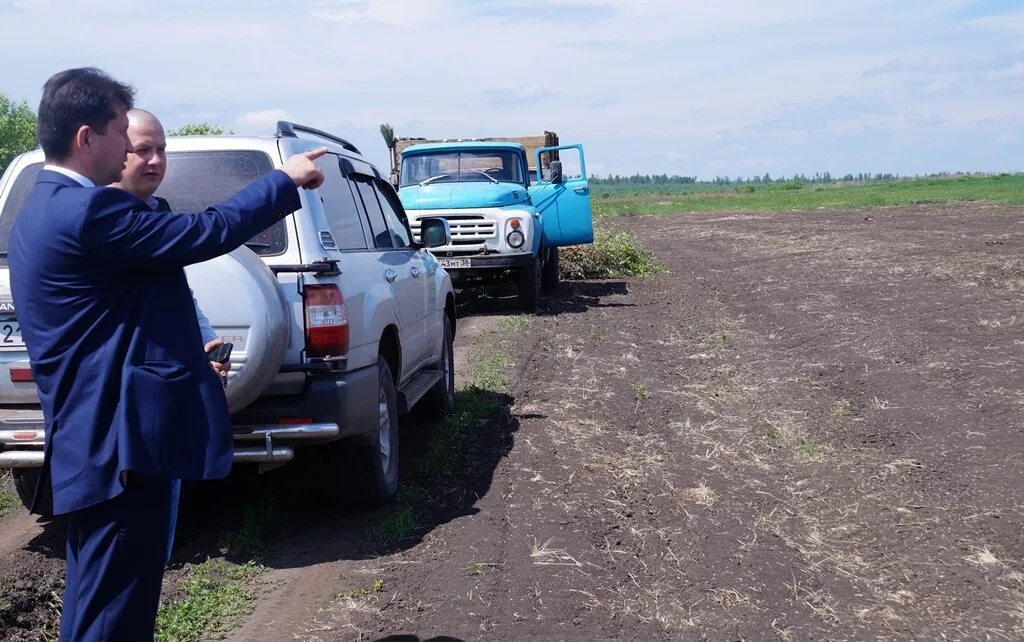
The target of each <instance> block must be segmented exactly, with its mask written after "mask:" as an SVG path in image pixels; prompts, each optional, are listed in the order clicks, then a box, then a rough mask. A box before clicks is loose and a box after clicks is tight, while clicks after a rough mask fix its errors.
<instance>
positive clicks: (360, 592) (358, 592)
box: [339, 577, 384, 600]
mask: <svg viewBox="0 0 1024 642" xmlns="http://www.w3.org/2000/svg"><path fill="white" fill-rule="evenodd" d="M383 590H384V580H382V579H381V578H379V577H378V578H375V579H374V580H373V584H371V585H370V586H360V587H358V588H354V589H352V590H351V591H346V592H344V593H342V594H341V595H340V596H339V597H344V598H348V599H350V600H355V599H358V598H361V597H366V596H367V595H373V594H374V593H380V592H381V591H383Z"/></svg>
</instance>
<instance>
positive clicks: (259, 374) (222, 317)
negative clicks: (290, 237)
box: [185, 246, 289, 413]
mask: <svg viewBox="0 0 1024 642" xmlns="http://www.w3.org/2000/svg"><path fill="white" fill-rule="evenodd" d="M185 273H186V275H188V284H189V286H190V287H191V288H192V293H193V294H194V295H195V298H196V301H197V302H198V303H199V308H200V309H201V310H202V311H203V314H205V315H206V317H207V318H208V319H209V320H210V324H211V325H212V326H213V329H214V330H215V331H216V332H217V336H219V337H221V338H223V339H224V341H225V342H231V343H233V344H234V349H233V350H232V352H231V371H230V372H229V373H228V384H227V390H226V393H227V397H228V409H229V410H230V411H231V412H233V413H234V412H238V411H239V410H241V409H243V408H245V407H246V406H248V405H249V404H250V403H252V402H253V401H255V400H256V398H257V397H259V396H260V394H261V393H262V392H263V391H264V390H266V389H267V386H269V385H270V383H271V381H273V379H274V376H275V375H276V374H277V372H278V370H279V369H280V368H281V363H282V362H283V359H284V353H285V348H286V347H287V345H288V328H289V324H288V323H287V321H286V320H287V318H288V317H287V314H288V312H287V307H286V306H285V302H284V299H283V298H282V296H281V292H280V290H279V289H278V287H279V286H278V281H277V277H276V276H275V275H274V273H273V272H271V271H270V268H268V267H267V265H266V264H265V263H264V262H263V260H262V259H260V257H258V256H257V255H256V254H255V253H254V252H253V251H252V250H250V249H249V248H247V247H244V246H243V247H240V248H238V249H237V250H235V251H233V252H231V253H230V254H225V255H223V256H218V257H217V258H215V259H211V260H209V261H206V262H204V263H197V264H195V265H190V266H188V267H186V268H185Z"/></svg>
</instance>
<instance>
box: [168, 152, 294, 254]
mask: <svg viewBox="0 0 1024 642" xmlns="http://www.w3.org/2000/svg"><path fill="white" fill-rule="evenodd" d="M272 169H274V164H273V163H272V162H271V160H270V156H268V155H267V154H266V153H264V152H257V151H253V150H220V151H207V152H168V153H167V174H166V176H165V177H164V182H163V183H161V185H160V189H159V190H157V192H156V195H157V196H160V197H163V198H165V199H167V202H168V203H169V204H170V206H171V210H172V211H174V212H202V211H203V210H205V209H206V208H207V207H209V206H210V205H216V204H217V203H220V202H221V201H223V200H226V199H227V198H228V197H230V196H232V195H234V194H235V192H237V191H239V190H240V189H242V188H243V187H245V186H246V185H248V184H249V183H251V182H252V181H254V180H255V179H257V178H259V177H260V176H263V175H264V174H266V173H267V172H269V171H271V170H272ZM246 245H248V246H249V248H250V249H252V250H253V251H254V252H256V254H259V255H261V256H272V255H275V254H282V253H284V251H285V249H286V248H287V246H288V234H287V232H286V228H285V222H284V219H282V220H280V221H278V222H277V223H275V224H273V225H272V226H270V227H269V228H267V229H266V230H263V231H262V232H260V233H259V234H257V235H256V236H254V237H252V238H251V239H249V241H248V242H246Z"/></svg>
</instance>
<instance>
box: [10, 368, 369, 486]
mask: <svg viewBox="0 0 1024 642" xmlns="http://www.w3.org/2000/svg"><path fill="white" fill-rule="evenodd" d="M376 400H377V366H376V365H373V366H369V367H367V368H362V369H360V370H354V371H352V372H347V373H345V374H343V375H341V376H337V377H331V378H313V377H311V378H310V380H309V382H308V384H307V386H306V392H305V393H304V394H302V395H296V396H290V397H282V398H280V399H278V398H273V397H271V398H265V399H259V400H257V401H256V402H255V403H253V404H252V405H250V406H249V407H248V408H246V409H245V410H243V411H241V412H240V413H237V414H236V415H235V416H233V417H232V420H233V423H234V424H235V426H234V431H235V450H234V463H236V464H242V463H261V464H266V463H275V464H282V463H285V462H288V461H291V459H292V458H293V457H294V456H295V450H294V449H295V447H298V446H309V445H315V444H320V443H325V442H329V441H334V440H336V439H341V438H344V437H355V436H358V435H363V434H368V433H372V432H373V431H374V430H376V428H377V404H376V403H375V402H376ZM282 420H283V421H282ZM44 429H45V424H44V421H43V413H42V411H41V410H39V409H9V408H8V409H0V468H38V467H40V466H42V465H43V438H44V434H45V430H44Z"/></svg>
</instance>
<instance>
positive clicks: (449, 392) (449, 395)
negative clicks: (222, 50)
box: [422, 314, 455, 419]
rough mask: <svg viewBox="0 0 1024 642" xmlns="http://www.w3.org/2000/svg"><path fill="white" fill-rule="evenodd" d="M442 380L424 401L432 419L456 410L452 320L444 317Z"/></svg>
mask: <svg viewBox="0 0 1024 642" xmlns="http://www.w3.org/2000/svg"><path fill="white" fill-rule="evenodd" d="M437 366H438V369H439V370H441V380H440V381H438V382H437V383H436V384H434V387H433V388H431V389H430V392H428V393H427V396H426V397H425V398H424V399H423V401H422V405H423V409H424V411H425V412H426V413H427V415H429V416H430V417H432V418H435V419H439V418H441V417H445V416H447V415H449V414H451V413H452V411H454V410H455V346H454V338H453V337H452V320H451V319H449V318H448V315H447V314H446V315H444V345H443V347H442V348H441V361H439V362H438V364H437Z"/></svg>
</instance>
